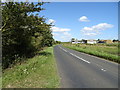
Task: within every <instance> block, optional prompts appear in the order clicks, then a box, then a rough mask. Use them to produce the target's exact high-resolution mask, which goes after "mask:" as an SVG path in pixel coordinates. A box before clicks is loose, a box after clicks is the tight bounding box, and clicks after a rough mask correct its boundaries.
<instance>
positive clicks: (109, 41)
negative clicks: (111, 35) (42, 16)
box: [98, 40, 113, 44]
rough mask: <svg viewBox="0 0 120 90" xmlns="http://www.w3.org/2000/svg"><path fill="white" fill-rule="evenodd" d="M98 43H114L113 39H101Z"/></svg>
mask: <svg viewBox="0 0 120 90" xmlns="http://www.w3.org/2000/svg"><path fill="white" fill-rule="evenodd" d="M98 43H107V44H110V43H113V41H112V40H100V41H99V42H98Z"/></svg>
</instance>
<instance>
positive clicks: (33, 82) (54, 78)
mask: <svg viewBox="0 0 120 90" xmlns="http://www.w3.org/2000/svg"><path fill="white" fill-rule="evenodd" d="M56 68H57V67H56V62H55V59H54V54H53V47H49V48H45V49H44V50H43V51H40V52H39V54H38V55H36V56H35V57H33V58H30V59H28V60H25V61H24V62H22V63H21V64H17V65H15V66H14V67H12V68H9V69H6V70H5V71H4V73H3V79H2V80H3V88H58V87H59V77H58V73H57V69H56Z"/></svg>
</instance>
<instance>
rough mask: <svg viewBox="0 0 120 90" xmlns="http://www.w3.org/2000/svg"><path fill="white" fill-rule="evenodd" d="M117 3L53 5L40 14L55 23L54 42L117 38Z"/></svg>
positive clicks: (63, 3) (58, 3) (46, 6)
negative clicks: (73, 39)
mask: <svg viewBox="0 0 120 90" xmlns="http://www.w3.org/2000/svg"><path fill="white" fill-rule="evenodd" d="M117 5H118V3H117V2H53V3H52V2H51V3H47V4H44V5H43V6H42V7H43V8H45V9H46V10H44V11H42V12H40V13H39V15H41V16H42V15H44V16H45V17H47V18H48V20H47V23H50V22H53V24H54V25H55V26H53V27H52V28H51V30H52V31H53V35H54V39H55V40H59V41H70V39H71V38H76V39H117V38H118V6H117Z"/></svg>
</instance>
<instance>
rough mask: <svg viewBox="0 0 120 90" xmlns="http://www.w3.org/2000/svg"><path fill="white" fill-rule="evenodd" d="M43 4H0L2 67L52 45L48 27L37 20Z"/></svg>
mask: <svg viewBox="0 0 120 90" xmlns="http://www.w3.org/2000/svg"><path fill="white" fill-rule="evenodd" d="M43 4H44V3H43V2H40V3H29V2H5V3H2V28H1V31H2V67H3V69H6V68H9V67H12V66H13V65H15V64H16V63H17V62H20V61H22V60H26V59H24V58H31V57H33V56H35V55H36V54H37V52H38V51H40V50H42V49H43V48H44V47H47V46H48V47H49V46H52V45H53V42H54V39H53V36H52V31H51V30H50V28H51V26H52V24H47V23H46V20H47V19H46V18H45V16H44V17H43V16H40V15H39V14H40V12H41V11H42V10H44V8H42V5H43Z"/></svg>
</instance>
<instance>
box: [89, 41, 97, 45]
mask: <svg viewBox="0 0 120 90" xmlns="http://www.w3.org/2000/svg"><path fill="white" fill-rule="evenodd" d="M87 43H88V44H96V43H97V41H96V40H87Z"/></svg>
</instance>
